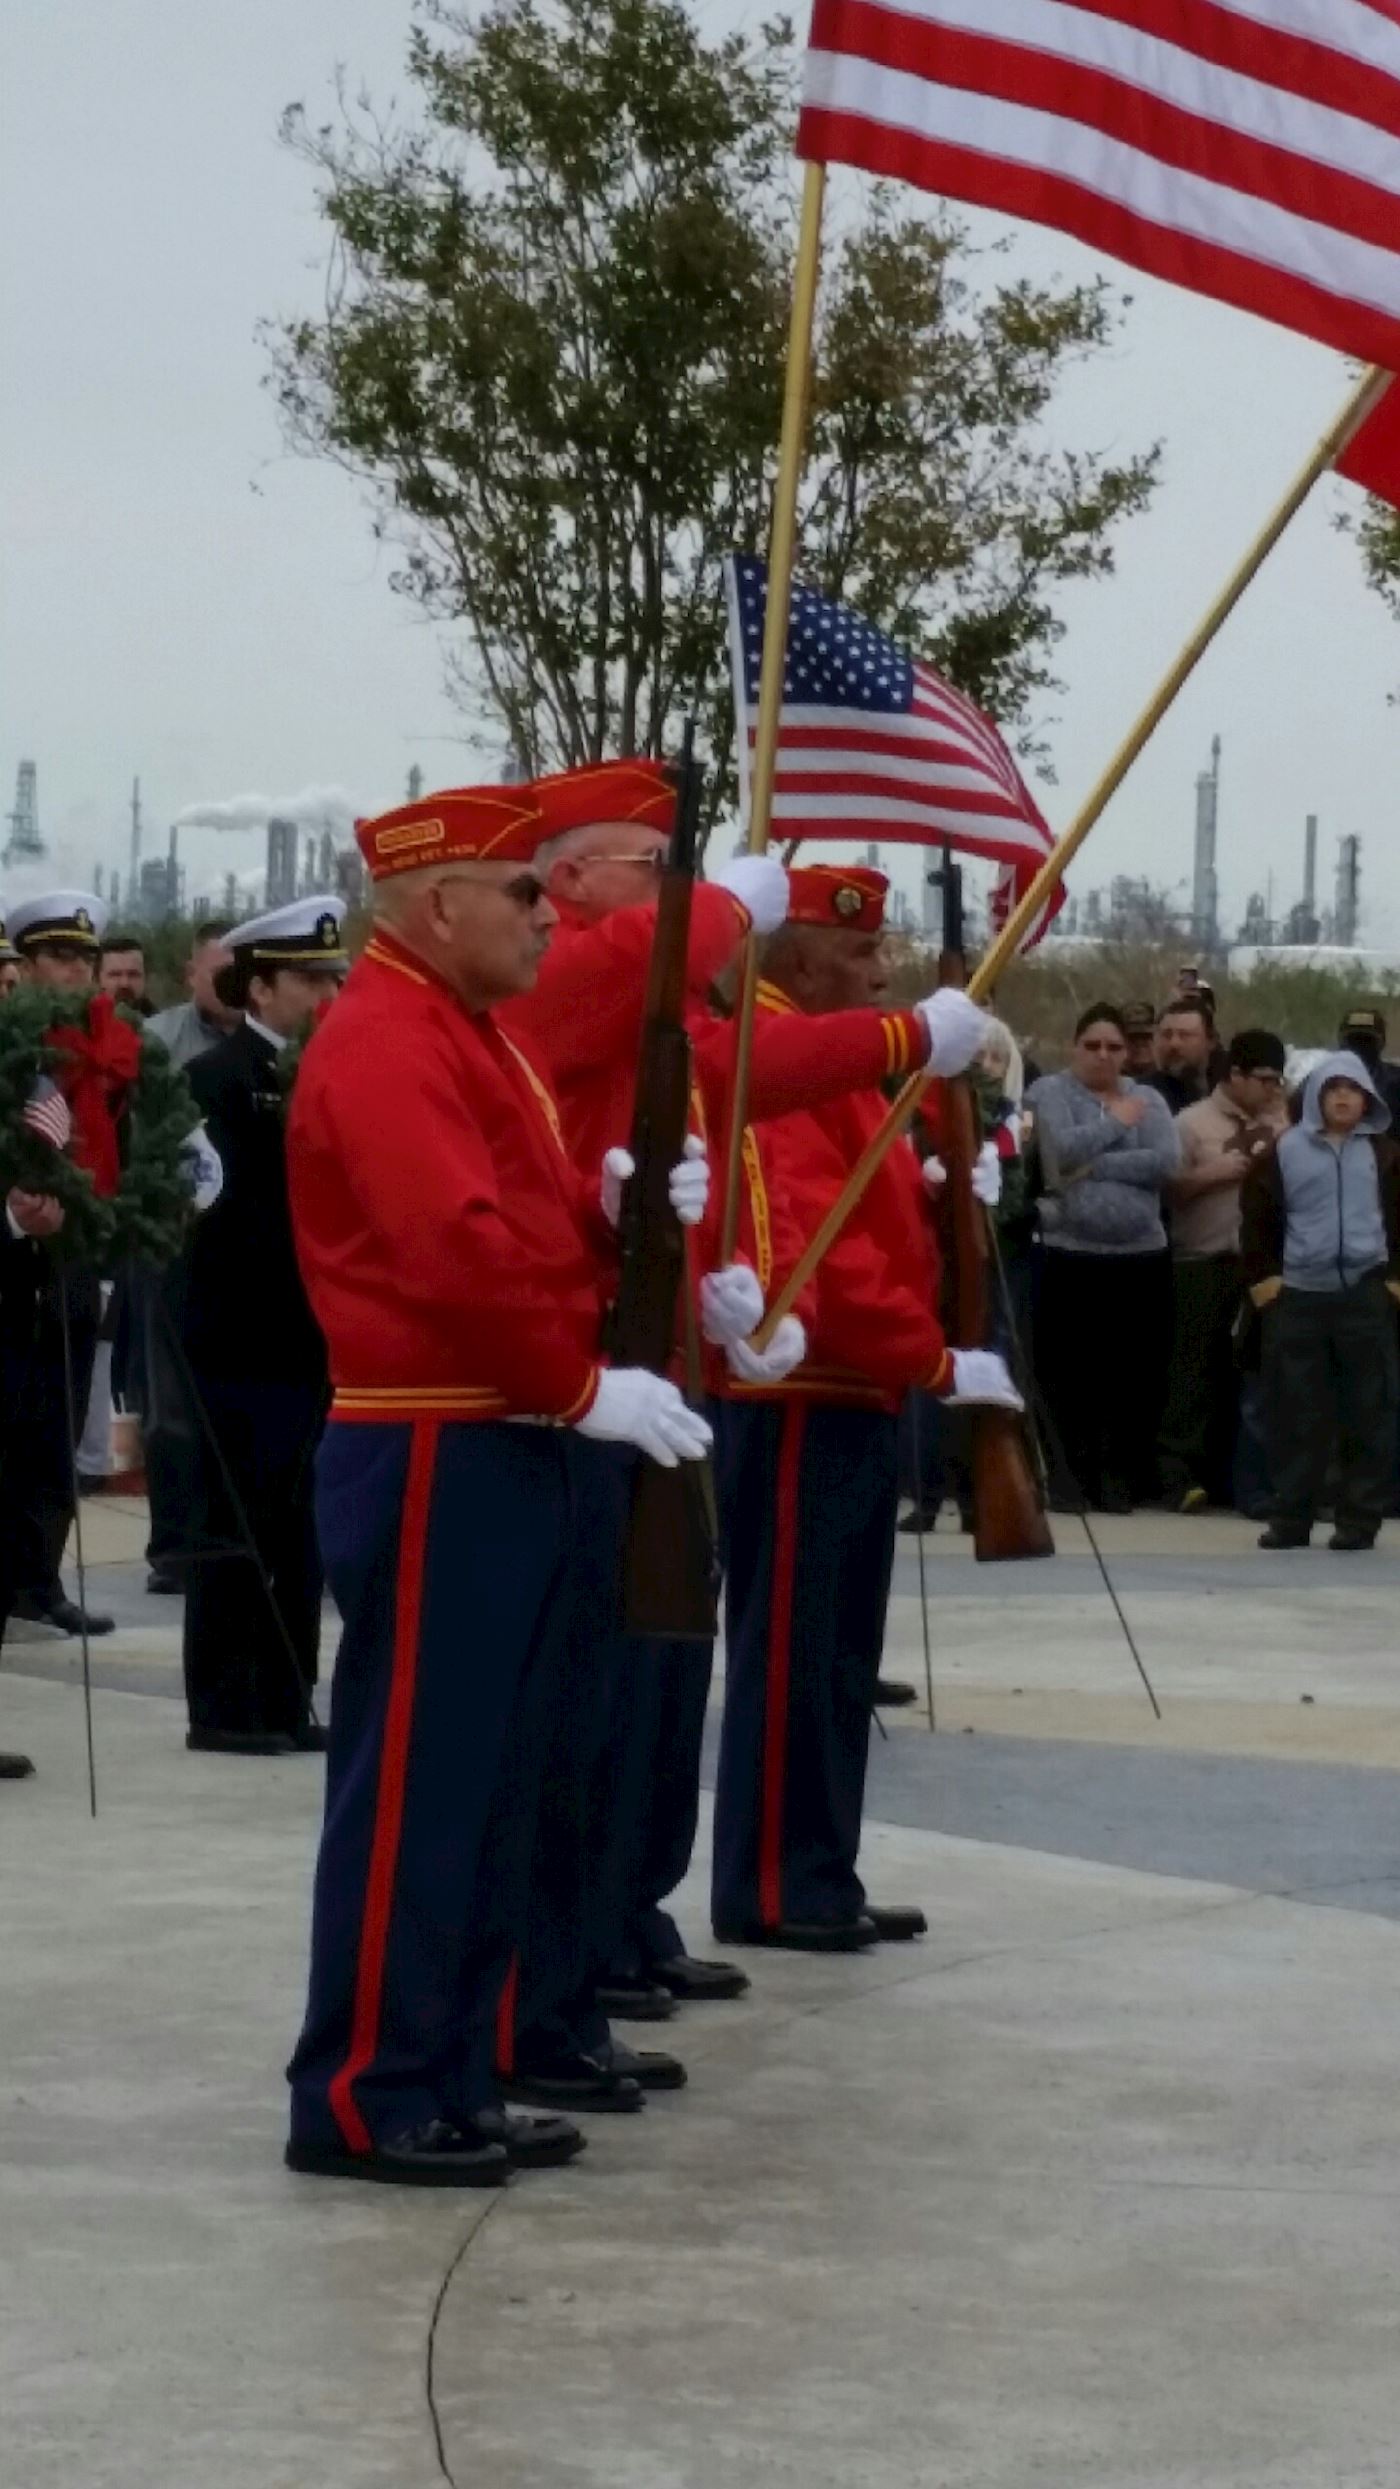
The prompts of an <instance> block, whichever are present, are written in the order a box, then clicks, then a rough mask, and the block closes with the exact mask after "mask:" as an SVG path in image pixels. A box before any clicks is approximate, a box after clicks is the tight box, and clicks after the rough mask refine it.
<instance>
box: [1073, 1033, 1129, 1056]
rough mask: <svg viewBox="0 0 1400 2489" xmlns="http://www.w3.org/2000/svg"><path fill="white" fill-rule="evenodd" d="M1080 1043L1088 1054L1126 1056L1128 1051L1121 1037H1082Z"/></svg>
mask: <svg viewBox="0 0 1400 2489" xmlns="http://www.w3.org/2000/svg"><path fill="white" fill-rule="evenodd" d="M1079 1042H1080V1044H1081V1046H1082V1047H1083V1049H1084V1051H1085V1053H1086V1054H1126V1053H1127V1051H1128V1049H1127V1047H1126V1046H1125V1045H1124V1043H1123V1040H1122V1038H1121V1037H1081V1038H1080V1040H1079Z"/></svg>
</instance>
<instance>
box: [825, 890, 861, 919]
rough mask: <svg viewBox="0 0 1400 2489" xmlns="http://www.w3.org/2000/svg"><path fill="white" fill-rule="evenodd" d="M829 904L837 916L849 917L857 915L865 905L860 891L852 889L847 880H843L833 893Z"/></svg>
mask: <svg viewBox="0 0 1400 2489" xmlns="http://www.w3.org/2000/svg"><path fill="white" fill-rule="evenodd" d="M831 904H832V906H833V908H834V909H835V910H836V913H837V915H838V916H843V917H846V918H847V919H849V918H850V917H852V916H859V914H860V911H861V909H862V908H863V907H864V905H865V899H864V895H863V893H862V892H861V891H859V890H855V889H853V888H852V886H851V884H850V883H849V882H843V883H842V885H841V887H840V889H839V890H838V891H837V892H836V893H835V894H834V896H833V898H832V902H831Z"/></svg>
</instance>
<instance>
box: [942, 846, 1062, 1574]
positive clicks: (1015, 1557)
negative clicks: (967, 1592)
mask: <svg viewBox="0 0 1400 2489" xmlns="http://www.w3.org/2000/svg"><path fill="white" fill-rule="evenodd" d="M946 869H947V868H946V867H945V870H946ZM938 974H939V982H940V984H943V985H962V984H963V983H964V981H965V980H964V973H963V959H962V953H961V951H957V952H949V951H945V952H944V953H943V955H942V957H941V958H940V960H939V963H938ZM943 1093H944V1097H945V1099H946V1101H947V1119H946V1128H945V1132H944V1138H943V1149H942V1156H943V1160H944V1164H945V1165H946V1167H947V1169H948V1224H949V1235H950V1244H951V1252H950V1257H949V1258H950V1262H951V1269H950V1272H949V1277H950V1281H951V1290H950V1294H951V1339H952V1343H953V1345H954V1346H955V1347H957V1348H982V1347H984V1346H985V1345H986V1340H987V1334H988V1330H989V1328H990V1320H989V1302H988V1287H987V1272H988V1265H989V1262H990V1257H991V1247H990V1242H989V1238H988V1229H987V1212H986V1210H985V1209H984V1208H983V1206H982V1204H981V1202H980V1201H979V1200H978V1199H977V1196H976V1194H975V1193H974V1191H973V1189H972V1171H973V1168H974V1167H975V1165H976V1163H977V1153H978V1149H979V1147H980V1145H981V1130H980V1123H979V1118H978V1113H977V1101H976V1099H975V1098H974V1096H973V1094H972V1088H971V1085H970V1083H969V1082H968V1081H967V1080H950V1081H947V1082H946V1083H945V1084H944V1092H943ZM968 1415H969V1417H970V1419H971V1436H972V1545H973V1551H974V1553H975V1555H976V1558H977V1561H978V1563H979V1564H1017V1563H1024V1562H1025V1561H1027V1560H1028V1559H1029V1558H1030V1557H1032V1556H1053V1554H1054V1552H1055V1541H1054V1539H1053V1538H1052V1536H1051V1534H1050V1524H1049V1522H1048V1521H1047V1520H1046V1518H1045V1512H1044V1508H1043V1506H1042V1503H1041V1499H1040V1493H1039V1489H1038V1488H1037V1485H1036V1481H1035V1473H1034V1471H1033V1469H1032V1467H1031V1462H1030V1454H1029V1452H1028V1451H1027V1448H1026V1422H1025V1419H1024V1418H1023V1417H1020V1416H1018V1415H1017V1413H1016V1411H1015V1410H1014V1409H971V1410H969V1412H968Z"/></svg>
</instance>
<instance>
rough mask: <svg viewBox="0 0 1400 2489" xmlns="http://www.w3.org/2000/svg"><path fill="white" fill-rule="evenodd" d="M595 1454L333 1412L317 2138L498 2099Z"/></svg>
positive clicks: (556, 1431)
mask: <svg viewBox="0 0 1400 2489" xmlns="http://www.w3.org/2000/svg"><path fill="white" fill-rule="evenodd" d="M597 1452H598V1447H597V1446H596V1445H593V1444H588V1443H585V1442H581V1441H580V1439H579V1438H578V1437H577V1436H576V1435H573V1434H571V1433H569V1432H568V1431H567V1430H566V1429H561V1428H552V1427H542V1426H511V1425H483V1426H462V1425H452V1424H447V1423H444V1422H442V1421H440V1420H437V1419H434V1418H420V1419H418V1420H417V1421H416V1422H415V1423H413V1424H412V1425H358V1424H336V1423H332V1424H331V1425H330V1426H329V1427H328V1429H327V1431H326V1436H325V1439H324V1441H323V1443H322V1446H321V1449H320V1452H319V1454H318V1456H317V1494H316V1516H317V1524H318V1527H319V1531H320V1538H321V1550H322V1554H323V1555H324V1558H325V1564H326V1573H327V1577H328V1579H329V1582H330V1586H331V1590H332V1592H333V1594H334V1597H335V1601H336V1604H337V1606H338V1608H339V1610H340V1614H341V1618H342V1621H343V1626H344V1631H343V1634H342V1638H341V1644H340V1651H339V1655H338V1658H337V1662H336V1672H335V1682H334V1687H333V1691H332V1700H331V1716H330V1751H329V1754H328V1757H327V1778H326V1813H325V1823H324V1827H323V1830H322V1835H321V1849H320V1856H319V1858H318V1861H317V1867H316V1886H315V1899H314V1905H313V1917H312V1930H311V1973H310V1992H309V1999H308V2004H307V2012H306V2022H305V2027H304V2029H303V2031H302V2035H301V2038H300V2040H299V2042H298V2044H297V2048H296V2052H295V2054H294V2056H293V2059H292V2063H291V2066H290V2068H289V2080H290V2083H291V2086H292V2131H293V2135H294V2136H295V2138H296V2139H297V2140H298V2141H300V2142H304V2143H307V2144H314V2145H322V2146H327V2147H333V2148H344V2147H346V2146H348V2147H349V2148H350V2149H351V2150H352V2151H359V2152H367V2151H369V2150H370V2148H371V2146H372V2145H373V2144H374V2143H376V2142H382V2141H384V2140H385V2139H387V2138H388V2137H390V2136H392V2135H393V2134H394V2133H396V2132H398V2131H400V2130H402V2129H403V2128H404V2127H406V2126H410V2125H414V2124H417V2123H419V2122H420V2121H422V2120H424V2119H426V2118H429V2117H434V2116H441V2115H448V2116H452V2115H459V2116H460V2115H464V2114H470V2113H472V2112H473V2111H475V2110H477V2109H479V2108H482V2107H484V2106H485V2105H487V2104H488V2103H489V2102H490V2101H492V2100H493V2099H494V2098H495V2097H496V2084H495V2075H494V2068H493V2064H492V2058H493V2044H494V2036H495V2023H496V2013H497V2006H498V2002H499V1999H500V1994H501V1990H502V1987H503V1985H504V1983H505V1980H506V1976H507V1973H508V1970H509V1967H510V1962H511V1958H512V1955H513V1953H514V1951H515V1949H516V1946H517V1944H518V1942H519V1939H520V1934H521V1928H522V1925H523V1921H524V1914H525V1898H526V1890H527V1884H528V1879H529V1869H530V1851H531V1846H532V1842H533V1838H534V1828H535V1817H536V1809H537V1802H538V1794H539V1781H540V1771H541V1764H542V1758H543V1754H544V1749H545V1742H546V1732H547V1729H548V1725H549V1720H550V1715H551V1711H552V1709H553V1707H554V1705H555V1703H556V1701H557V1700H558V1697H559V1694H560V1689H561V1685H562V1682H563V1677H564V1671H565V1668H566V1664H567V1658H568V1653H569V1649H570V1644H571V1641H572V1640H573V1638H574V1637H575V1635H576V1632H577V1614H576V1611H577V1606H578V1595H579V1593H580V1589H582V1593H583V1595H585V1596H586V1591H587V1582H586V1575H585V1574H584V1573H583V1572H582V1571H581V1569H580V1568H576V1566H575V1562H574V1558H575V1556H576V1554H577V1553H578V1552H579V1550H580V1548H581V1547H582V1548H584V1549H585V1550H586V1543H587V1542H586V1536H585V1535H584V1534H583V1533H582V1532H581V1528H580V1523H581V1519H582V1518H583V1517H584V1516H585V1515H586V1512H587V1507H588V1503H589V1497H590V1489H591V1481H592V1478H593V1475H594V1473H595V1471H596V1469H597V1466H598V1463H597Z"/></svg>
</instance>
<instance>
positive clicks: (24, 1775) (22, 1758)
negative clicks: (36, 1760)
mask: <svg viewBox="0 0 1400 2489" xmlns="http://www.w3.org/2000/svg"><path fill="white" fill-rule="evenodd" d="M33 1769H34V1766H33V1764H32V1763H31V1762H30V1760H29V1757H28V1755H27V1754H0V1780H28V1779H29V1777H30V1775H31V1773H32V1772H33Z"/></svg>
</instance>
